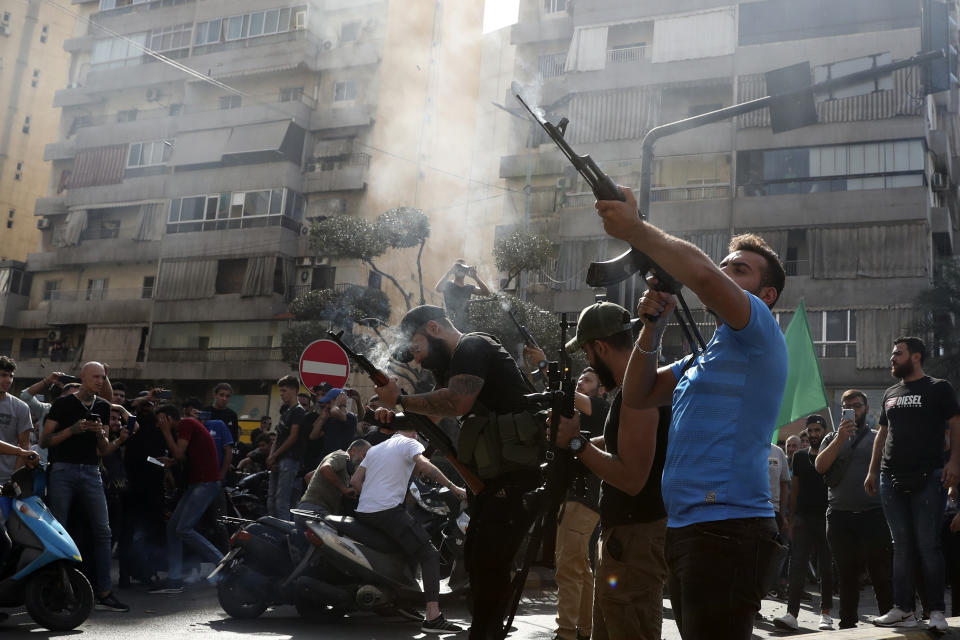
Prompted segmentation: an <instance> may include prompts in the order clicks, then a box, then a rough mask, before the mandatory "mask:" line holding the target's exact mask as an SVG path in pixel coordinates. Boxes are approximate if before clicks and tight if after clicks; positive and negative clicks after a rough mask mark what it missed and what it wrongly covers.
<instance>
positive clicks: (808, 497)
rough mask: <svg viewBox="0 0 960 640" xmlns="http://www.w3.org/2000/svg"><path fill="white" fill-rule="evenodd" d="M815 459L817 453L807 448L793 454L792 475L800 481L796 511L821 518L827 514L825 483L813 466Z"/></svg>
mask: <svg viewBox="0 0 960 640" xmlns="http://www.w3.org/2000/svg"><path fill="white" fill-rule="evenodd" d="M816 459H817V454H816V453H814V452H812V451H811V450H810V449H809V448H807V449H801V450H799V451H796V452H794V454H793V462H792V464H793V477H794V478H796V479H797V481H798V482H799V483H800V486H799V491H798V493H797V513H802V514H804V515H807V516H816V517H819V518H823V517H825V516H826V514H827V485H826V484H824V482H823V476H822V475H820V474H819V473H817V469H816V467H814V462H815V461H816Z"/></svg>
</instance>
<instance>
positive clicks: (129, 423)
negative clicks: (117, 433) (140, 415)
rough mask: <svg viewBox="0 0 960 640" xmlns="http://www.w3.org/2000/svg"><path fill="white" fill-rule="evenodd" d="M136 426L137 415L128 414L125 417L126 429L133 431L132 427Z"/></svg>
mask: <svg viewBox="0 0 960 640" xmlns="http://www.w3.org/2000/svg"><path fill="white" fill-rule="evenodd" d="M136 426H137V416H130V417H129V418H127V431H129V432H130V433H133V429H134V427H136Z"/></svg>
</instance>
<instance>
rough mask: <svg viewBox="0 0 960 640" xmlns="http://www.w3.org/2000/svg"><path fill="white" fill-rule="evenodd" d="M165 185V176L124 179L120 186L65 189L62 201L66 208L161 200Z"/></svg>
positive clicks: (164, 193)
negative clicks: (64, 202)
mask: <svg viewBox="0 0 960 640" xmlns="http://www.w3.org/2000/svg"><path fill="white" fill-rule="evenodd" d="M166 185H167V176H166V175H156V176H143V177H138V178H126V179H124V181H123V182H121V183H120V184H106V185H98V186H94V187H74V188H72V189H67V190H66V191H64V199H65V201H66V204H67V206H68V207H76V206H87V205H102V204H104V203H108V202H143V201H145V200H163V199H164V198H165V196H166Z"/></svg>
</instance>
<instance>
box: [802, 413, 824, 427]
mask: <svg viewBox="0 0 960 640" xmlns="http://www.w3.org/2000/svg"><path fill="white" fill-rule="evenodd" d="M814 423H816V424H819V425H820V426H823V427H825V426H827V421H826V420H824V418H823V416H821V415H818V414H816V413H815V414H813V415H810V416H807V424H814Z"/></svg>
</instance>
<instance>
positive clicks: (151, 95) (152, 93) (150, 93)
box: [146, 88, 161, 102]
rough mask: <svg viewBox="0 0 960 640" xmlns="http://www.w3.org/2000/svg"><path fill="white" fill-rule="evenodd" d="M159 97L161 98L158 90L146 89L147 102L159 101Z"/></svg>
mask: <svg viewBox="0 0 960 640" xmlns="http://www.w3.org/2000/svg"><path fill="white" fill-rule="evenodd" d="M160 97H161V95H160V89H153V88H151V89H147V95H146V98H147V102H156V101H157V100H159V99H160Z"/></svg>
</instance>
